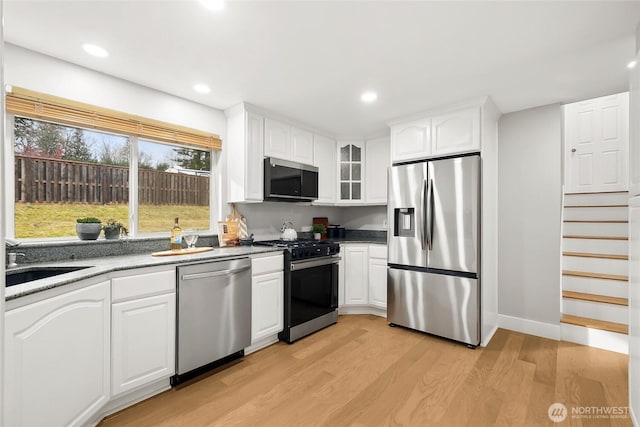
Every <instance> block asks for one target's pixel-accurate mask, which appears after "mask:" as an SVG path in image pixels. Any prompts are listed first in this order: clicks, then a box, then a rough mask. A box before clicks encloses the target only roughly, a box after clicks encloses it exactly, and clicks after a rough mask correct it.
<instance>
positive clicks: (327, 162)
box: [313, 135, 337, 204]
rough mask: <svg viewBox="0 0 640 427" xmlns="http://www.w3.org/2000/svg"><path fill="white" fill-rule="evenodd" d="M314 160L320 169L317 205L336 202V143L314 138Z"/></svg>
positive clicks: (321, 137)
mask: <svg viewBox="0 0 640 427" xmlns="http://www.w3.org/2000/svg"><path fill="white" fill-rule="evenodd" d="M313 159H314V165H315V166H316V167H317V168H318V200H316V201H315V202H314V203H317V204H333V203H335V202H336V187H337V185H336V167H337V162H336V141H335V139H331V138H327V137H324V136H321V135H314V136H313Z"/></svg>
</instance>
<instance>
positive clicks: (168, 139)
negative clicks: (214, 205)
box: [6, 88, 221, 238]
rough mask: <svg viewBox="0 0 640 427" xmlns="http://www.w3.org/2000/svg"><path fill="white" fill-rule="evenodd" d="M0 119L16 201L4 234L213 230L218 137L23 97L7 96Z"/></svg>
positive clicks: (56, 100) (49, 99)
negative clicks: (100, 228) (101, 227)
mask: <svg viewBox="0 0 640 427" xmlns="http://www.w3.org/2000/svg"><path fill="white" fill-rule="evenodd" d="M7 112H8V113H9V114H8V115H7V117H8V121H7V123H8V128H9V131H12V132H13V144H14V154H15V158H14V162H9V164H7V165H6V166H7V169H8V170H9V172H8V173H7V175H6V177H7V178H8V183H9V182H12V184H13V185H11V186H10V187H9V188H8V189H7V193H8V195H9V196H14V198H15V201H16V203H15V211H14V212H13V215H10V216H9V217H8V218H7V221H6V222H7V228H8V230H7V235H9V236H11V235H14V236H15V237H17V238H29V237H32V238H45V237H71V236H75V235H76V233H75V223H76V218H80V217H88V216H90V217H96V218H99V219H100V220H102V222H106V221H107V220H109V219H114V220H116V221H119V222H122V223H124V224H129V229H130V230H132V231H133V232H134V233H135V234H137V233H150V232H168V231H169V230H170V228H171V227H172V226H173V220H174V218H175V217H180V224H181V226H182V227H183V228H185V229H192V228H193V229H210V228H211V225H210V221H211V219H210V217H211V215H210V212H211V208H210V205H211V200H210V197H211V196H210V195H211V191H210V186H211V183H212V180H211V173H212V168H211V158H212V150H216V149H220V147H221V143H220V139H219V137H218V136H217V135H213V134H208V133H205V132H201V131H196V130H193V129H187V128H183V127H179V126H175V125H170V124H166V123H162V122H158V121H153V120H148V119H144V118H140V117H137V116H130V115H127V114H124V113H119V112H114V111H111V110H106V109H100V108H98V107H93V106H89V105H86V104H80V103H77V102H73V101H68V100H64V99H61V98H56V97H52V96H49V95H45V94H38V93H35V92H30V91H28V90H25V89H17V90H16V89H15V88H14V92H12V93H11V94H8V95H7ZM12 163H13V164H12ZM10 169H14V170H13V171H11V170H10ZM12 175H13V177H14V179H11V177H12ZM129 197H134V199H133V200H129ZM11 207H12V205H10V206H8V208H9V209H11ZM9 213H11V212H9ZM130 218H135V219H136V223H135V224H131V223H130ZM12 231H13V232H12Z"/></svg>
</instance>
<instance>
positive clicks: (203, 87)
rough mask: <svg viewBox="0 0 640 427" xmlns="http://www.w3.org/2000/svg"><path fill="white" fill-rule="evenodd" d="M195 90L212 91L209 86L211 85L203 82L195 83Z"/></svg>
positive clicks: (199, 91) (201, 91) (200, 91)
mask: <svg viewBox="0 0 640 427" xmlns="http://www.w3.org/2000/svg"><path fill="white" fill-rule="evenodd" d="M193 90H195V91H196V92H198V93H203V94H204V93H209V92H211V89H210V88H209V86H207V85H205V84H202V83H198V84H195V85H193Z"/></svg>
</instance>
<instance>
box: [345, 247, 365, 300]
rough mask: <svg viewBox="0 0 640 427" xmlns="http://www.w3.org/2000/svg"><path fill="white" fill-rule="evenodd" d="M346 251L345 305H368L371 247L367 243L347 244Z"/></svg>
mask: <svg viewBox="0 0 640 427" xmlns="http://www.w3.org/2000/svg"><path fill="white" fill-rule="evenodd" d="M344 252H345V253H344V256H345V262H344V264H345V275H344V281H345V283H344V302H345V305H349V304H352V305H367V304H369V295H368V294H369V286H368V282H369V281H368V272H369V268H368V267H369V247H368V246H367V245H347V246H346V247H345V250H344Z"/></svg>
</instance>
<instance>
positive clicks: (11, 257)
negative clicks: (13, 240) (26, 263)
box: [7, 245, 25, 268]
mask: <svg viewBox="0 0 640 427" xmlns="http://www.w3.org/2000/svg"><path fill="white" fill-rule="evenodd" d="M16 246H17V245H16ZM19 256H25V255H24V254H23V253H22V252H9V253H8V254H7V258H8V260H9V262H8V263H7V268H16V267H17V266H18V263H17V262H16V260H17V258H18V257H19Z"/></svg>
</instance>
